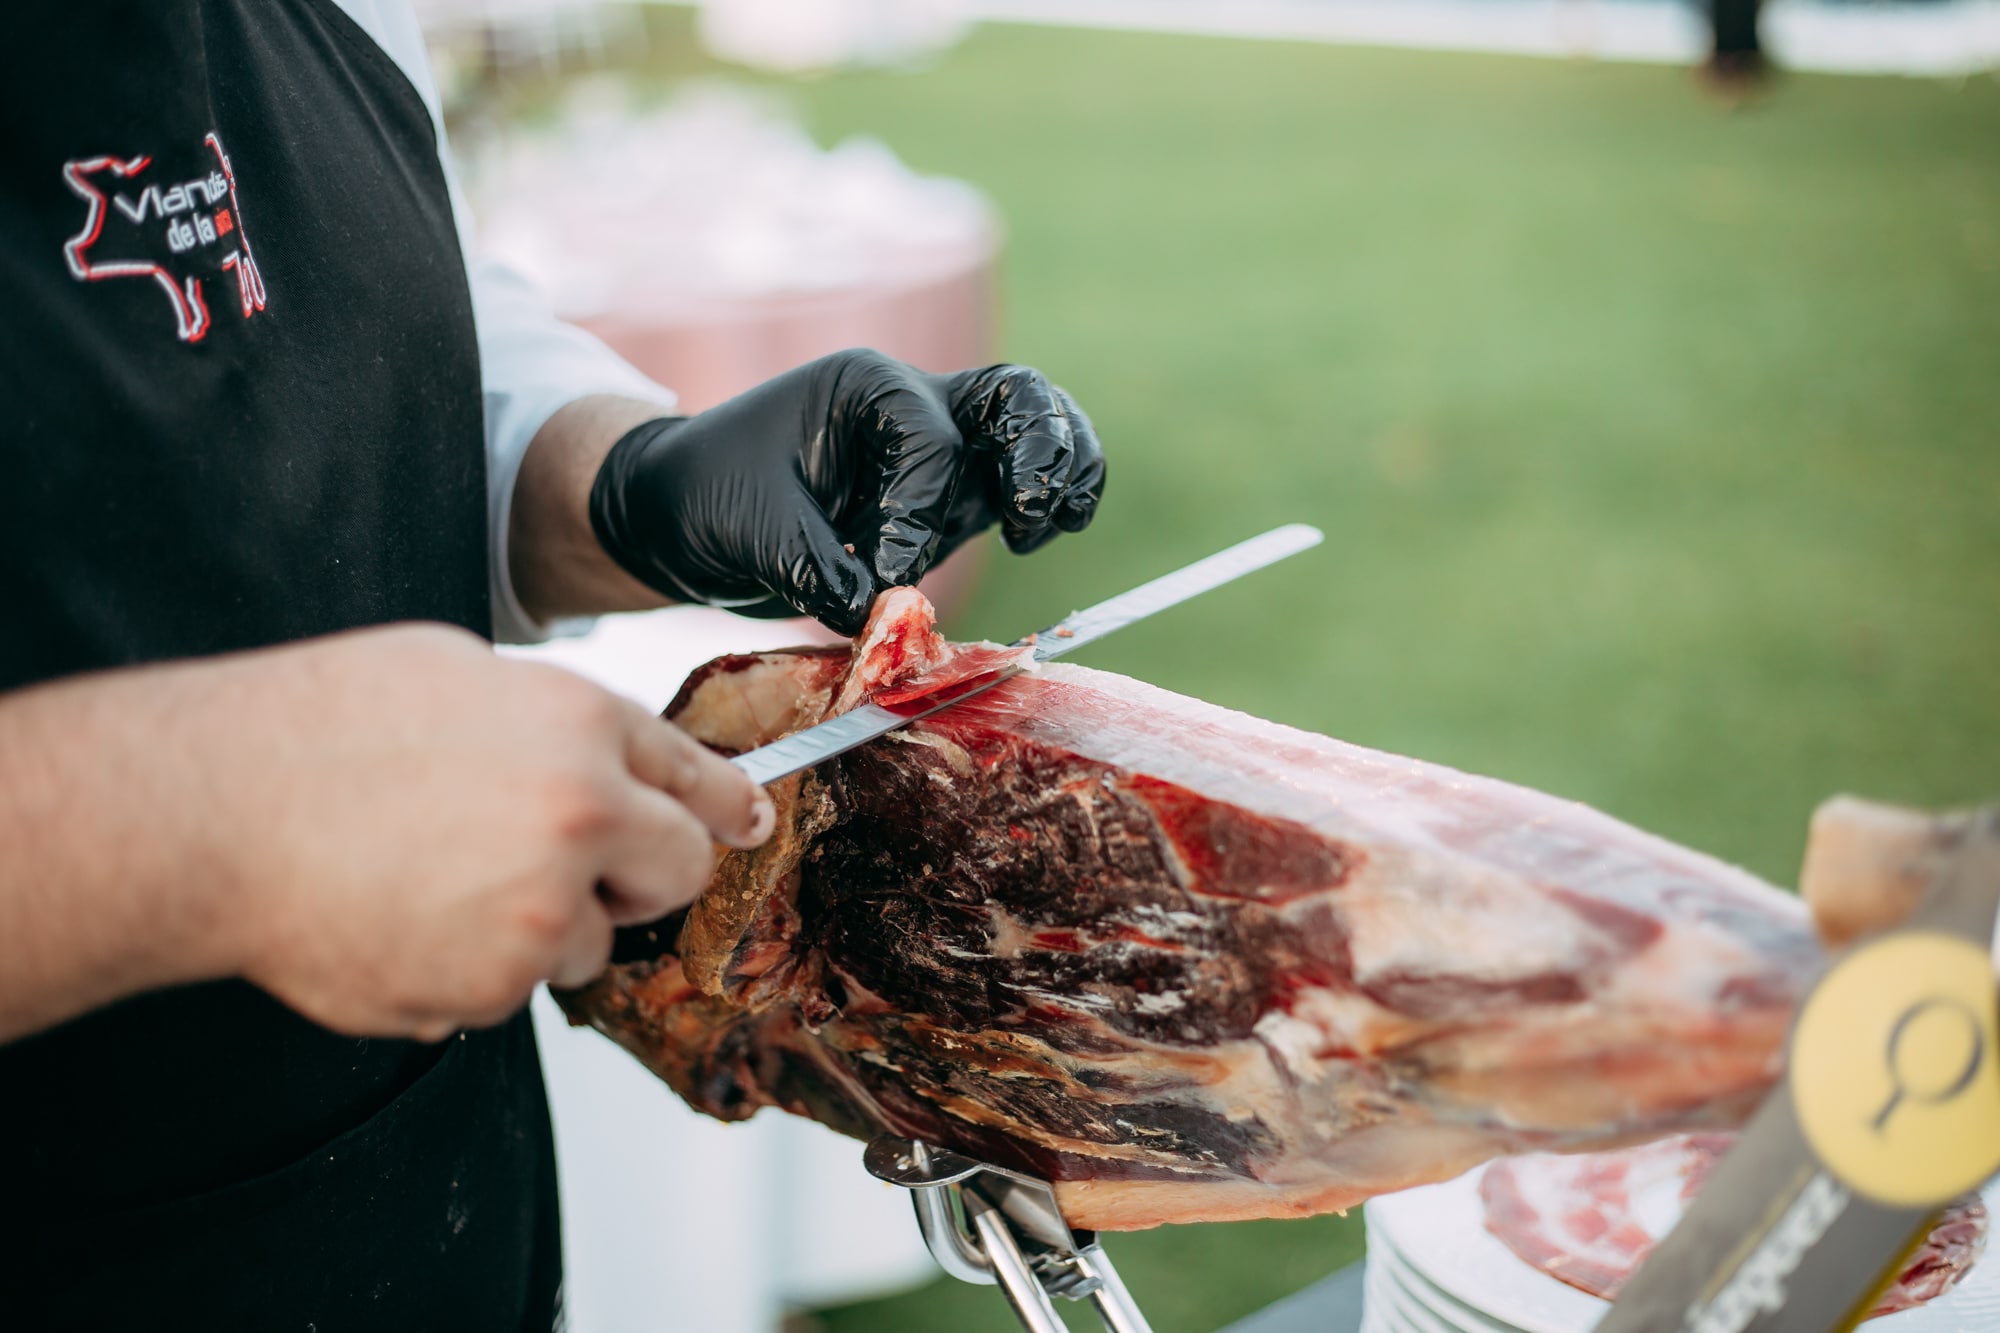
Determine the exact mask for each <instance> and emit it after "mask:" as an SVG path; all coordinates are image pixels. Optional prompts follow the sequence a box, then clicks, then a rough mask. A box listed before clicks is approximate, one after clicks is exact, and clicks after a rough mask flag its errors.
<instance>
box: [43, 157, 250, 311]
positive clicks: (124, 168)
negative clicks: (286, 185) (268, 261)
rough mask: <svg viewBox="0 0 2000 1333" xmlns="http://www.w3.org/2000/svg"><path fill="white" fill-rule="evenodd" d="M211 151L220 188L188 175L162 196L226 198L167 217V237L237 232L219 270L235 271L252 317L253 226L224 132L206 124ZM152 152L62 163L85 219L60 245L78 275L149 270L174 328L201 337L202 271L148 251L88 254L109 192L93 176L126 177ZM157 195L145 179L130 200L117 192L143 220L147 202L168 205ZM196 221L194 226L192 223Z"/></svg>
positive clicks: (209, 238)
mask: <svg viewBox="0 0 2000 1333" xmlns="http://www.w3.org/2000/svg"><path fill="white" fill-rule="evenodd" d="M202 142H203V143H204V144H206V145H207V146H208V148H209V150H210V151H212V152H213V153H214V154H215V160H216V165H217V167H218V171H217V172H216V174H215V175H214V176H211V177H210V178H209V179H210V180H211V181H216V180H219V181H220V182H221V186H222V188H220V189H218V188H216V186H214V185H207V186H204V184H203V182H201V181H190V182H188V183H186V184H184V185H178V186H175V187H174V188H173V190H172V191H171V192H170V193H169V194H168V195H167V196H165V198H167V199H176V198H178V202H179V204H180V205H181V206H180V207H179V208H177V209H176V210H175V211H186V210H187V208H188V207H190V206H191V205H192V201H193V200H194V199H195V198H197V197H199V198H201V199H202V200H203V202H204V203H206V204H208V205H210V206H212V205H214V203H215V202H216V196H217V195H220V194H223V193H226V194H227V195H228V198H229V206H228V207H227V208H226V209H221V210H218V211H217V212H215V213H214V214H208V215H199V216H196V217H194V218H193V219H192V221H188V222H179V221H176V222H174V223H172V224H170V227H169V240H170V244H173V248H175V249H177V250H178V249H180V248H183V247H182V246H181V245H180V244H176V243H174V237H175V235H176V232H175V229H176V228H186V229H187V230H186V236H187V241H186V245H187V246H190V247H191V246H193V245H195V244H202V245H207V244H212V243H213V242H215V241H216V240H219V239H220V238H221V237H222V236H226V235H229V234H231V233H234V235H235V236H236V238H237V239H236V247H235V248H234V249H232V250H230V251H229V252H228V253H227V254H225V255H223V257H222V269H223V271H224V272H233V273H234V274H235V275H236V290H237V295H238V296H239V297H240V298H241V300H242V305H243V317H244V318H245V319H248V318H250V317H251V316H252V315H254V314H256V313H257V312H258V311H260V310H262V309H263V308H264V304H265V291H264V275H263V273H262V272H261V271H260V270H259V269H258V267H257V259H256V256H255V255H254V254H253V253H252V251H251V249H250V233H249V232H248V231H247V230H246V229H245V228H244V225H243V204H242V201H241V200H240V199H239V198H238V197H237V193H236V172H235V170H234V169H233V168H232V167H231V166H230V164H229V154H227V153H225V152H224V151H223V150H222V140H221V138H220V137H218V136H217V135H216V133H215V132H214V131H213V130H211V131H209V133H208V134H207V135H206V136H205V137H204V138H203V139H202ZM152 162H153V159H152V157H151V156H150V155H147V156H141V157H130V158H119V157H111V156H108V155H106V156H101V157H87V158H77V159H75V160H73V161H70V162H66V163H64V164H63V173H62V174H63V181H64V183H65V184H67V185H68V186H69V188H70V191H71V192H72V193H73V194H75V195H76V196H77V197H78V198H79V199H81V200H83V201H84V203H85V204H87V205H88V206H89V212H88V213H87V214H85V216H84V219H83V227H82V229H81V230H80V231H78V232H77V234H76V235H74V236H72V237H70V238H69V240H68V241H67V242H65V243H64V245H63V259H64V261H65V262H66V263H67V264H68V265H69V271H70V275H71V276H72V277H74V278H75V279H76V280H77V281H78V282H102V281H103V280H104V279H106V278H151V279H152V280H153V281H154V282H156V283H158V284H159V285H160V290H162V291H164V292H165V293H166V294H167V300H168V302H170V303H171V304H172V306H173V308H174V323H175V328H176V333H177V335H178V336H179V338H180V340H181V341H182V342H184V343H198V342H200V341H201V340H202V339H203V338H206V337H207V336H208V330H209V325H210V320H209V314H208V301H207V299H206V297H205V296H204V295H203V293H202V286H201V279H200V278H198V277H190V278H185V279H177V278H176V277H175V276H174V275H173V274H172V273H169V272H168V271H167V270H166V269H165V268H164V267H162V266H161V265H159V264H157V263H154V262H153V261H151V260H146V259H137V260H133V259H116V260H105V261H103V262H101V263H100V262H95V261H93V260H92V259H91V257H90V248H91V247H92V246H94V245H96V244H97V241H98V238H99V237H100V236H101V235H102V234H103V231H104V217H105V211H106V200H105V197H104V191H102V190H100V189H98V188H97V186H96V184H95V183H93V181H92V180H91V178H92V177H93V176H100V175H103V174H104V173H107V172H108V173H110V174H111V175H112V176H115V177H117V178H118V179H119V180H130V179H132V178H133V177H135V176H137V175H139V174H140V173H141V172H143V171H145V170H146V168H147V167H149V166H151V165H152ZM161 198H162V196H161V195H160V194H159V188H158V187H157V186H153V187H150V188H149V189H148V190H147V191H146V192H145V193H144V194H142V195H141V196H140V201H139V204H138V206H137V207H136V208H134V207H133V206H132V205H131V204H129V203H127V202H126V200H125V199H124V198H123V197H122V196H121V197H120V198H119V199H117V200H116V203H117V204H118V207H119V209H120V211H122V212H124V213H125V214H126V216H128V217H130V218H132V220H133V221H135V222H138V221H143V220H144V218H145V216H146V212H147V208H148V205H149V204H151V205H152V206H153V207H154V208H155V209H156V211H157V212H159V213H165V212H166V211H167V206H166V205H165V204H162V203H160V202H159V201H160V199H161ZM197 224H198V225H199V228H200V230H199V232H197V231H196V229H195V228H196V226H197Z"/></svg>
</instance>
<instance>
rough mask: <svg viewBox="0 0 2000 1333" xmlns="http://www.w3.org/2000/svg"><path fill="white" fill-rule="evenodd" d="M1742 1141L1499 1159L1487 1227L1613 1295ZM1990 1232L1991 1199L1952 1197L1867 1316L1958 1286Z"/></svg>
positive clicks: (1482, 1182) (1487, 1177) (1486, 1200)
mask: <svg viewBox="0 0 2000 1333" xmlns="http://www.w3.org/2000/svg"><path fill="white" fill-rule="evenodd" d="M1734 1141H1735V1136H1734V1135H1732V1134H1693V1135H1686V1136H1680V1137H1675V1138H1670V1139H1666V1140H1663V1141H1661V1142H1658V1143H1649V1144H1647V1145H1645V1146H1644V1147H1640V1148H1627V1149H1623V1150H1621V1151H1617V1152H1605V1153H1589V1154H1585V1155H1583V1156H1580V1157H1549V1156H1543V1155H1535V1156H1530V1157H1520V1158H1513V1159H1510V1160H1508V1161H1504V1162H1495V1163H1493V1165H1491V1166H1489V1167H1487V1168H1486V1170H1485V1171H1484V1172H1483V1173H1482V1174H1481V1175H1480V1178H1479V1197H1480V1201H1481V1203H1482V1204H1483V1206H1484V1207H1485V1210H1486V1229H1487V1230H1488V1231H1490V1232H1492V1233H1493V1234H1494V1236H1496V1237H1498V1238H1499V1239H1500V1241H1501V1242H1502V1243H1503V1244H1505V1245H1506V1246H1507V1248H1508V1249H1510V1250H1512V1251H1513V1252H1514V1253H1515V1254H1516V1255H1518V1256H1519V1257H1520V1259H1521V1260H1522V1261H1523V1262H1524V1263H1527V1264H1530V1265H1532V1266H1533V1267H1535V1268H1538V1269H1540V1270H1541V1271H1542V1272H1544V1273H1547V1274H1548V1275H1549V1276H1550V1277H1553V1278H1558V1279H1560V1280H1562V1281H1564V1282H1567V1283H1568V1284H1569V1285H1571V1286H1572V1287H1575V1288H1577V1289H1578V1290H1579V1291H1585V1292H1588V1293H1590V1294H1591V1295H1592V1296H1599V1297H1602V1298H1603V1299H1605V1300H1607V1301H1608V1300H1614V1299H1616V1298H1617V1296H1618V1293H1619V1292H1620V1291H1621V1290H1623V1289H1624V1286H1625V1283H1626V1282H1627V1281H1628V1280H1630V1278H1631V1276H1632V1274H1633V1273H1635V1272H1637V1271H1638V1269H1639V1266H1640V1265H1641V1264H1643V1263H1645V1262H1646V1260H1647V1258H1648V1257H1649V1256H1651V1254H1652V1253H1653V1249H1654V1247H1655V1246H1656V1245H1658V1244H1659V1243H1660V1241H1661V1240H1662V1239H1664V1238H1665V1237H1666V1235H1667V1233H1668V1232H1669V1231H1671V1230H1672V1229H1673V1227H1674V1224H1675V1223H1676V1222H1678V1221H1679V1220H1680V1216H1681V1213H1682V1212H1683V1211H1684V1210H1685V1208H1686V1205H1687V1204H1688V1202H1689V1201H1691V1200H1692V1199H1693V1198H1694V1196H1695V1195H1696V1194H1697V1193H1699V1192H1700V1190H1701V1187H1702V1185H1703V1183H1704V1182H1705V1181H1707V1179H1708V1176H1709V1173H1710V1172H1711V1171H1712V1170H1714V1168H1715V1164H1716V1163H1717V1162H1719V1161H1720V1160H1721V1159H1722V1155H1723V1154H1724V1153H1725V1152H1727V1151H1728V1150H1729V1147H1730V1145H1731V1144H1732V1143H1733V1142H1734ZM1986 1230H1987V1214H1986V1205H1985V1204H1983V1203H1981V1202H1980V1201H1979V1199H1978V1198H1977V1197H1976V1196H1968V1197H1966V1198H1962V1199H1959V1200H1958V1201H1956V1202H1955V1203H1953V1204H1951V1205H1950V1206H1949V1207H1947V1208H1946V1209H1945V1210H1944V1212H1943V1214H1942V1215H1941V1216H1940V1217H1939V1218H1938V1220H1937V1221H1936V1222H1935V1223H1933V1224H1932V1226H1931V1229H1930V1231H1929V1233H1928V1234H1927V1235H1926V1236H1925V1237H1924V1239H1923V1241H1922V1243H1920V1244H1919V1245H1918V1246H1917V1248H1916V1250H1915V1252H1914V1253H1912V1254H1911V1255H1910V1257H1909V1258H1908V1259H1906V1260H1905V1261H1904V1263H1903V1267H1902V1270H1901V1272H1900V1273H1898V1275H1897V1277H1896V1280H1895V1281H1894V1282H1892V1283H1891V1284H1890V1285H1889V1287H1888V1289H1887V1290H1886V1291H1884V1292H1883V1293H1882V1295H1881V1296H1880V1297H1879V1298H1877V1300H1876V1302H1875V1305H1874V1307H1873V1308H1872V1309H1871V1310H1870V1311H1869V1313H1868V1316H1867V1317H1868V1318H1871V1319H1872V1318H1875V1317H1876V1316H1878V1315H1885V1314H1894V1313H1896V1312H1898V1311H1900V1310H1908V1309H1913V1308H1914V1307H1916V1306H1919V1305H1922V1304H1924V1303H1925V1302H1927V1301H1932V1300H1935V1299H1937V1298H1938V1297H1939V1296H1942V1295H1944V1293H1945V1292H1947V1291H1950V1290H1951V1289H1952V1288H1953V1287H1954V1286H1956V1285H1958V1282H1959V1280H1960V1279H1961V1278H1963V1277H1964V1276H1965V1275H1966V1273H1968V1272H1970V1271H1971V1269H1972V1265H1973V1264H1974V1263H1975V1262H1977V1261H1978V1259H1979V1256H1980V1253H1981V1252H1982V1251H1983V1250H1984V1249H1985V1247H1986Z"/></svg>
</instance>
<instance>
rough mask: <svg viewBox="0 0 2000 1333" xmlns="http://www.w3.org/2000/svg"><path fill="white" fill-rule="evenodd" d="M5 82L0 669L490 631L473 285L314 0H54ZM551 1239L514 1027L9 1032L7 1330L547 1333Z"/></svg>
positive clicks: (529, 1065)
mask: <svg viewBox="0 0 2000 1333" xmlns="http://www.w3.org/2000/svg"><path fill="white" fill-rule="evenodd" d="M0 71H4V77H0V587H4V588H5V590H6V598H5V601H6V608H5V611H4V612H0V689H12V688H15V687H18V686H23V685H27V684H31V683H33V682H37V681H43V680H48V679H51V678H53V677H57V676H63V675H67V674H71V673H74V672H79V671H86V670H90V669H93V668H101V667H107V666H113V665H118V664H124V663H139V662H150V661H159V660H163V659H167V658H176V657H186V656H191V655H197V654H203V653H213V652H222V651H227V650H231V649H241V648H251V647H257V646H262V645H267V644H273V643H278V642H282V641H286V640H291V639H297V638H301V637H305V636H308V635H314V634H322V633H327V632H330V631H335V630H340V629H346V628H350V627H354V626H359V625H367V624H376V623H382V622H386V621H395V620H413V619H422V620H434V621H446V622H449V623H452V624H456V625H461V626H464V627H466V628H468V629H471V630H473V631H475V632H478V633H481V634H486V633H489V632H490V631H489V622H490V609H489V606H488V602H487V541H486V538H487V519H486V482H485V455H484V446H483V436H482V422H481V400H480V381H479V368H478V357H477V349H476V344H475V339H474V333H473V324H472V309H471V302H470V297H469V294H468V292H467V288H466V280H465V270H464V265H463V262H462V259H461V256H460V254H459V250H458V240H457V234H456V231H455V230H454V227H453V223H452V215H451V208H450V204H449V201H448V199H447V196H446V192H445V184H444V179H443V174H442V171H441V169H440V167H439V163H438V155H437V146H436V142H435V138H434V135H433V131H432V126H431V121H430V118H429V116H428V114H427V112H426V110H425V108H424V106H423V103H422V101H421V99H420V98H419V97H418V95H417V93H416V91H415V90H414V89H413V88H412V87H411V86H410V84H409V83H408V82H407V81H406V80H405V79H404V77H403V75H402V74H401V72H400V71H399V70H397V69H396V67H395V65H394V63H393V62H392V61H391V60H390V59H389V58H388V56H387V55H386V54H385V53H383V52H382V51H381V50H380V49H379V48H378V47H376V46H375V45H374V43H373V42H372V41H370V39H369V38H368V37H367V36H366V35H365V34H364V33H363V32H361V31H360V30H359V29H358V28H357V27H355V25H354V24H353V23H352V22H351V21H350V20H349V19H347V17H346V16H345V15H343V14H342V13H341V12H340V11H339V10H338V9H336V8H335V7H334V6H333V5H332V4H330V3H326V2H325V0H122V2H113V0H64V2H62V3H55V2H53V0H49V2H44V0H36V3H32V4H27V5H18V6H10V7H9V12H8V15H7V21H6V24H5V37H4V43H0ZM4 762H5V756H0V763H4ZM0 854H4V849H0ZM559 1248H560V1247H559V1240H558V1233H557V1218H556V1206H555V1194H554V1166H553V1156H552V1151H551V1144H550V1135H549V1124H548V1112H547V1107H546V1103H545V1101H544V1098H543V1093H542V1085H541V1076H540V1071H539V1067H538V1065H537V1062H536V1056H535V1048H534V1037H533V1033H532V1030H531V1029H530V1027H529V1026H528V1021H527V1017H526V1015H525V1014H523V1015H519V1016H517V1017H516V1018H515V1019H514V1020H513V1021H512V1022H510V1023H508V1024H506V1025H505V1026H503V1027H500V1028H497V1029H494V1030H491V1031H487V1032H477V1033H472V1034H469V1035H467V1036H465V1037H463V1038H459V1039H455V1040H452V1041H448V1042H446V1043H443V1044H442V1045H436V1046H424V1045H418V1044H416V1043H411V1042H403V1041H356V1040H353V1039H349V1038H345V1037H340V1036H338V1035H335V1034H333V1033H330V1032H327V1031H325V1030H323V1029H321V1028H318V1027H316V1026H315V1025H313V1024H311V1023H309V1022H307V1021H306V1020H304V1019H303V1018H300V1017H299V1016H297V1015H296V1014H294V1013H292V1012H291V1011H290V1010H288V1009H286V1008H284V1007H283V1006H282V1005H279V1004H278V1003H276V1002H275V1001H273V1000H271V999H270V998H269V997H268V996H266V995H265V994H263V993H262V992H260V991H258V990H256V989H254V988H252V987H250V986H248V985H246V984H243V983H235V982H229V983H216V984H209V985H199V986H188V987H183V988H179V989H176V990H173V991H168V992H163V993H158V994H153V995H147V996H141V997H137V998H134V999H131V1000H127V1001H125V1002H123V1003H120V1004H117V1005H114V1006H112V1007H110V1008H107V1009H104V1010H100V1011H98V1012H96V1013H93V1014H90V1015H87V1016H85V1017H83V1018H81V1019H79V1020H77V1021H75V1022H72V1023H69V1024H66V1025H64V1026H62V1027H60V1028H58V1029H55V1030H53V1031H50V1032H46V1033H42V1034H39V1035H37V1036H34V1037H30V1038H27V1039H25V1040H22V1041H18V1042H15V1043H13V1044H11V1045H9V1046H6V1047H0V1326H4V1327H10V1328H14V1327H18V1328H33V1329H54V1328H120V1329H126V1328H130V1329H142V1328H143V1329H148V1330H161V1329H179V1328H188V1329H201V1330H204V1333H207V1331H209V1330H233V1329H287V1330H299V1333H305V1330H309V1329H310V1330H316V1331H317V1333H333V1331H334V1330H342V1329H369V1330H398V1329H446V1328H452V1329H456V1328H464V1329H510V1330H511V1329H517V1328H534V1329H547V1328H549V1327H551V1325H552V1324H553V1323H554V1322H555V1321H556V1319H557V1318H558V1315H557V1304H558V1301H559V1294H558V1286H559V1281H560V1272H561V1269H560V1259H559Z"/></svg>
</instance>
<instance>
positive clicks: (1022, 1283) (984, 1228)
mask: <svg viewBox="0 0 2000 1333" xmlns="http://www.w3.org/2000/svg"><path fill="white" fill-rule="evenodd" d="M862 1161H863V1163H864V1165H866V1166H867V1168H868V1172H869V1174H870V1175H872V1176H874V1177H875V1178H876V1179H878V1180H886V1181H888V1182H889V1183H890V1184H892V1185H900V1186H902V1187H903V1188H904V1189H907V1190H909V1191H910V1200H911V1203H912V1204H913V1205H914V1206H915V1208H916V1212H917V1227H918V1229H919V1230H921V1231H922V1232H923V1236H924V1244H925V1245H926V1246H928V1247H929V1248H930V1252H931V1257H932V1258H934V1259H936V1260H937V1262H938V1267H940V1268H942V1269H944V1271H945V1272H947V1273H949V1274H950V1275H951V1276H953V1277H955V1278H957V1279H958V1280H959V1281H961V1282H974V1283H981V1284H984V1285H988V1286H990V1285H992V1284H994V1283H996V1282H997V1283H998V1284H999V1286H1000V1290H1001V1292H1002V1293H1003V1294H1004V1295H1005V1296H1006V1297H1007V1303H1008V1305H1010V1306H1012V1307H1013V1310H1014V1315H1015V1317H1016V1318H1017V1319H1019V1320H1020V1321H1021V1327H1023V1328H1025V1329H1027V1330H1029V1333H1066V1330H1065V1328H1064V1326H1063V1323H1062V1320H1061V1319H1059V1318H1057V1317H1056V1311H1055V1306H1054V1305H1052V1304H1051V1303H1050V1300H1049V1298H1050V1297H1051V1296H1061V1297H1062V1298H1064V1299H1065V1300H1072V1301H1080V1300H1083V1299H1085V1298H1088V1299H1089V1300H1090V1302H1091V1304H1092V1305H1094V1306H1095V1307H1096V1310H1097V1317H1098V1318H1099V1319H1101V1320H1102V1321H1103V1322H1104V1327H1105V1328H1106V1329H1108V1330H1109V1331H1110V1333H1152V1329H1151V1327H1150V1326H1149V1325H1148V1324H1147V1323H1146V1317H1145V1316H1144V1315H1142V1314H1140V1313H1139V1307H1138V1306H1137V1305H1136V1304H1134V1303H1133V1300H1132V1293H1131V1292H1129V1291H1127V1290H1126V1289H1125V1284H1124V1282H1123V1281H1121V1280H1120V1279H1119V1277H1118V1270H1117V1269H1116V1268H1113V1267H1112V1266H1111V1259H1110V1257H1109V1256H1108V1255H1106V1254H1105V1253H1104V1248H1103V1247H1102V1246H1101V1245H1099V1244H1098V1243H1097V1233H1096V1232H1094V1231H1081V1230H1073V1229H1072V1228H1071V1227H1070V1225H1069V1223H1068V1222H1066V1221H1065V1220H1064V1219H1063V1215H1062V1208H1061V1207H1060V1206H1059V1205H1058V1204H1057V1203H1056V1193H1055V1190H1054V1189H1053V1188H1051V1187H1050V1185H1049V1182H1048V1181H1046V1180H1042V1179H1039V1178H1038V1177H1035V1176H1031V1175H1027V1174H1026V1173H1024V1172H1020V1171H1013V1170H1010V1169H1008V1168H1007V1167H1004V1166H994V1165H993V1164H992V1163H990V1162H982V1161H979V1160H978V1159H977V1158H973V1157H967V1156H966V1155H965V1154H963V1153H956V1152H952V1151H950V1150H949V1149H946V1148H937V1147H933V1146H932V1145H930V1144H927V1143H921V1142H919V1141H917V1140H915V1139H905V1138H898V1137H897V1136H895V1135H893V1134H884V1135H882V1136H881V1137H879V1138H877V1139H876V1140H875V1141H874V1142H872V1143H870V1144H869V1145H868V1150H867V1152H866V1153H865V1154H864V1155H863V1157H862Z"/></svg>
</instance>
